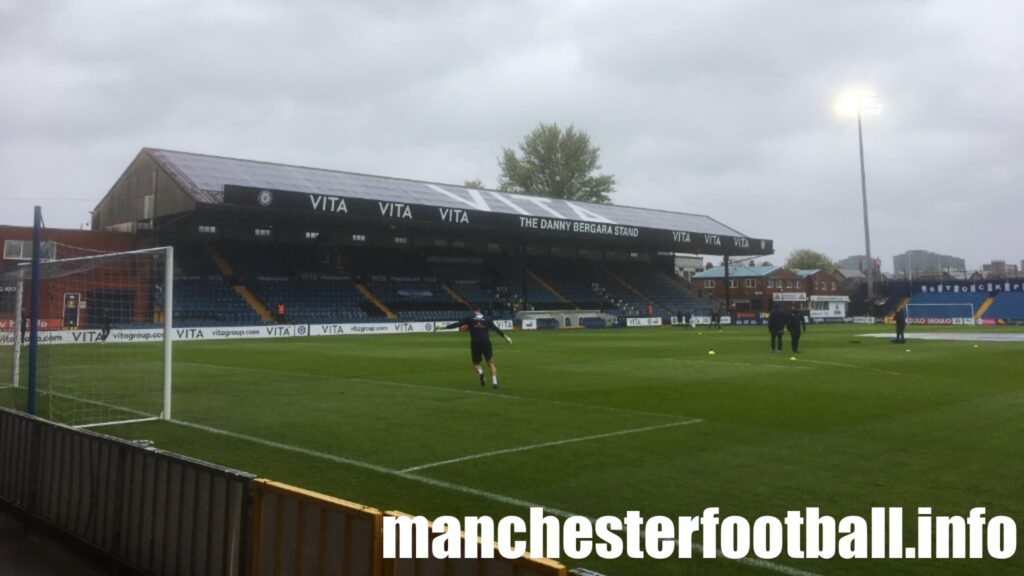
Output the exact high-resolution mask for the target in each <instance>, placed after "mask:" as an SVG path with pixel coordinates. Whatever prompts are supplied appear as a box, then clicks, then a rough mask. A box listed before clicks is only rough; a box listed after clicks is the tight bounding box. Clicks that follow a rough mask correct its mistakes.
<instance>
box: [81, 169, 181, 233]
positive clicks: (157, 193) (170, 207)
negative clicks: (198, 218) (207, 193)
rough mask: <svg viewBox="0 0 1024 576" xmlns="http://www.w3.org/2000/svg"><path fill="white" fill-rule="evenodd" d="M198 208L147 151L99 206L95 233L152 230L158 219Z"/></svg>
mask: <svg viewBox="0 0 1024 576" xmlns="http://www.w3.org/2000/svg"><path fill="white" fill-rule="evenodd" d="M195 208H196V202H195V201H194V200H193V199H192V198H191V196H189V194H187V193H186V192H185V189H184V188H183V187H182V184H181V183H180V181H179V179H178V177H176V176H175V175H173V174H171V173H169V172H168V171H167V170H166V169H164V167H163V166H161V165H160V164H159V163H157V162H156V161H155V160H154V159H153V157H152V156H151V155H150V154H149V153H148V152H147V151H146V150H145V149H143V150H142V151H141V152H139V154H138V155H137V156H136V157H135V159H134V160H132V162H131V164H129V165H128V167H127V168H126V169H125V171H124V172H123V173H122V174H121V176H120V177H119V178H118V179H117V181H116V182H115V183H114V185H113V186H112V187H111V188H110V191H108V192H107V194H106V195H105V196H104V197H103V199H102V200H100V201H99V203H98V204H97V205H96V208H95V209H94V210H93V214H92V229H93V230H97V231H101V230H116V231H120V232H136V231H138V230H144V229H146V228H147V227H151V226H152V222H153V220H154V219H156V218H160V217H162V216H168V215H172V214H180V213H183V212H188V211H190V210H195ZM140 223H143V224H142V225H141V226H140Z"/></svg>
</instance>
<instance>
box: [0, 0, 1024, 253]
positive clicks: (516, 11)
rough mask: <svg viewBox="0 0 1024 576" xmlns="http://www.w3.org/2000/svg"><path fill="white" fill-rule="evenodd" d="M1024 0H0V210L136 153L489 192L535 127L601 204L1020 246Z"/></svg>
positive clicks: (11, 220) (737, 221) (753, 227)
mask: <svg viewBox="0 0 1024 576" xmlns="http://www.w3.org/2000/svg"><path fill="white" fill-rule="evenodd" d="M1021 23H1024V2H1019V1H1016V0H1005V1H1002V2H997V1H985V0H973V1H970V2H968V1H965V0H956V1H953V0H950V1H934V2H931V1H911V0H906V1H881V0H879V1H866V0H859V1H852V0H851V1H838V0H837V1H833V2H825V1H820V0H806V1H789V2H784V1H778V0H772V1H767V0H765V1H761V2H753V1H738V0H707V1H701V2H684V1H678V0H675V1H673V0H665V1H642V0H640V1H637V0H634V1H632V2H623V1H617V2H616V1H611V0H607V1H586V0H575V1H550V0H549V1H544V0H538V1H533V2H513V1H504V2H497V1H494V2H491V1H485V0H447V1H429V0H368V1H365V2H364V1H354V0H347V1H340V0H339V1H328V0H323V1H311V2H303V1H301V0H298V1H291V2H270V1H265V2H241V1H230V2H223V1H213V0H173V1H171V0H131V1H115V0H102V1H101V0H95V1H85V0H67V1H50V0H0V177H2V178H0V223H3V224H18V225H27V224H30V222H31V207H32V205H33V204H36V203H38V204H42V206H43V209H44V215H45V219H46V222H47V225H48V226H51V227H76V228H77V227H79V226H80V225H81V224H82V223H84V222H87V221H88V213H89V210H90V209H92V208H93V207H94V206H95V204H96V203H97V202H98V201H99V199H100V198H101V197H102V196H103V195H104V194H105V193H106V192H107V190H108V189H109V188H110V186H111V185H112V184H113V183H114V181H115V180H116V179H117V177H118V176H119V175H120V173H121V172H122V171H123V170H124V168H125V167H126V166H127V165H128V164H129V163H130V162H131V160H132V158H133V157H134V156H135V154H136V153H137V152H138V151H139V149H140V148H142V147H144V146H151V147H158V148H170V149H177V150H184V151H190V152H200V153H207V154H217V155H225V156H233V157H239V158H248V159H257V160H267V161H274V162H284V163H295V164H302V165H307V166H315V167H322V168H333V169H339V170H347V171H354V172H366V173H373V174H381V175H387V176H398V177H405V178H413V179H422V180H430V181H439V182H450V183H454V184H461V183H462V182H463V181H465V180H469V179H474V178H479V179H481V180H482V181H483V182H484V183H485V185H487V186H491V187H495V186H496V184H497V181H498V168H497V158H498V156H499V154H500V152H501V149H502V147H503V146H512V145H515V144H516V143H517V142H519V141H520V140H521V139H522V137H523V136H524V135H525V134H526V133H528V132H529V131H530V130H531V129H533V128H534V127H535V126H536V125H537V123H538V122H542V121H543V122H557V123H559V124H561V125H568V124H574V125H575V126H576V127H577V128H579V129H582V130H584V131H586V132H587V133H589V134H590V136H591V138H592V140H593V141H594V143H596V144H597V145H599V146H600V147H601V151H602V161H603V172H606V173H611V174H614V175H615V177H616V179H617V180H618V187H617V192H616V193H615V194H614V196H613V201H614V202H615V203H617V204H626V205H633V206H642V207H650V208H661V209H666V210H678V211H685V212H698V213H704V214H708V215H710V216H712V217H714V218H717V219H719V220H721V221H722V222H724V223H726V224H728V225H730V226H732V227H734V228H736V229H738V230H740V231H742V232H743V233H745V234H748V235H750V236H754V237H761V238H772V239H774V240H775V241H776V244H775V246H776V251H777V253H776V256H775V257H773V258H772V260H773V261H775V262H776V263H781V261H782V260H784V258H785V256H786V255H787V254H788V253H789V252H790V251H791V250H793V249H796V248H801V247H808V248H813V249H817V250H821V251H823V252H825V253H826V254H828V255H829V256H831V257H832V258H834V259H839V258H843V257H845V256H849V255H852V254H861V253H863V250H864V231H863V221H862V212H861V195H860V179H859V178H860V176H859V166H858V159H857V127H856V122H855V121H853V120H851V119H849V118H846V119H844V118H840V117H838V116H837V115H836V114H835V113H834V112H833V102H834V100H835V97H836V96H837V95H838V94H839V93H840V92H842V91H843V90H844V89H846V88H849V87H862V88H867V89H871V90H873V91H874V92H876V93H877V94H878V97H879V100H880V102H881V105H882V111H881V113H880V114H879V115H877V116H871V117H867V118H865V122H864V139H865V153H866V159H867V184H868V202H869V205H870V219H871V233H872V250H873V252H874V254H875V255H876V256H880V257H881V258H882V259H883V266H884V269H886V270H890V269H891V268H892V256H893V255H894V254H897V253H900V252H903V251H904V250H907V249H916V248H922V249H928V250H935V251H939V252H943V253H948V254H953V255H957V256H962V257H965V258H966V259H967V264H968V266H969V267H977V266H980V264H982V263H983V262H988V261H989V260H990V259H993V258H1000V259H1006V260H1008V261H1011V262H1015V263H1019V261H1020V260H1021V259H1022V258H1024V231H1022V228H1024V227H1022V219H1024V218H1022V216H1024V189H1022V185H1021V182H1022V181H1024V34H1022V33H1021V32H1020V26H1021Z"/></svg>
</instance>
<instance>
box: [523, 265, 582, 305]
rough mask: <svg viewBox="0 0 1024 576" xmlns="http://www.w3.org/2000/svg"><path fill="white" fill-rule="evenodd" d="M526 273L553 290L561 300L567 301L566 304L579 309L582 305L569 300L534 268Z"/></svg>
mask: <svg viewBox="0 0 1024 576" xmlns="http://www.w3.org/2000/svg"><path fill="white" fill-rule="evenodd" d="M526 273H527V274H529V275H530V278H533V279H534V280H536V281H537V283H538V284H540V285H541V286H543V287H544V289H545V290H547V291H548V292H551V293H552V294H554V295H555V296H556V297H557V298H558V299H559V300H561V301H562V302H565V303H566V304H568V305H569V306H572V307H573V308H575V309H577V310H579V309H580V307H579V306H577V305H575V304H573V303H572V301H571V300H569V299H568V298H566V297H565V296H562V294H561V293H560V292H559V291H558V290H555V288H554V286H552V285H551V284H548V282H547V281H546V280H544V279H543V278H541V277H540V275H539V274H537V273H536V272H534V271H533V270H527V271H526Z"/></svg>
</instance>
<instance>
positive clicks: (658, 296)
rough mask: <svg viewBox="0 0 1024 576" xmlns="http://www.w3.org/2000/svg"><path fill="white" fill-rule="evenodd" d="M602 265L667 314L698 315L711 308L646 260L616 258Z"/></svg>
mask: <svg viewBox="0 0 1024 576" xmlns="http://www.w3.org/2000/svg"><path fill="white" fill-rule="evenodd" d="M605 266H607V267H608V269H609V270H610V271H611V272H612V273H614V274H615V275H616V276H618V277H619V278H622V279H623V280H625V281H627V282H629V284H630V285H631V286H632V287H633V288H635V289H637V290H639V291H640V293H642V294H643V295H644V296H647V297H648V298H650V300H651V301H652V302H654V303H655V304H656V305H657V306H658V307H660V309H661V311H663V312H666V313H668V314H670V315H675V314H677V313H679V312H682V313H684V314H685V313H687V312H689V313H691V314H694V315H702V314H706V313H707V312H708V311H710V309H711V306H710V304H708V303H707V302H706V301H704V300H702V299H700V298H697V297H696V296H694V295H693V294H691V293H689V292H687V291H686V289H685V288H683V286H682V285H681V284H680V283H679V282H677V281H676V280H674V279H673V278H671V277H670V276H669V275H668V274H667V273H665V272H661V271H660V270H658V269H657V268H655V267H654V265H652V264H650V263H647V262H638V261H616V262H606V263H605Z"/></svg>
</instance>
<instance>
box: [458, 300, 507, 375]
mask: <svg viewBox="0 0 1024 576" xmlns="http://www.w3.org/2000/svg"><path fill="white" fill-rule="evenodd" d="M460 326H466V327H467V328H468V330H469V349H470V354H471V355H472V358H473V370H475V371H476V373H477V376H479V377H480V385H481V386H483V385H484V370H483V368H481V367H480V361H481V360H483V359H486V360H487V366H488V367H489V368H490V369H491V387H493V388H497V387H498V369H497V368H496V367H495V366H494V352H493V350H492V349H491V337H490V335H489V334H488V332H489V331H491V330H494V331H495V332H497V333H498V335H499V336H501V337H502V338H504V339H505V341H506V342H508V343H509V344H511V343H512V339H511V338H509V337H508V334H505V333H504V332H502V331H501V328H498V327H497V326H496V325H495V324H494V321H493V320H491V319H490V318H488V317H486V316H484V314H483V312H481V311H479V310H474V311H473V314H472V315H471V316H469V317H468V318H464V319H462V320H459V321H458V322H452V323H451V324H449V325H447V326H445V330H449V329H451V328H458V327H460Z"/></svg>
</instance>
